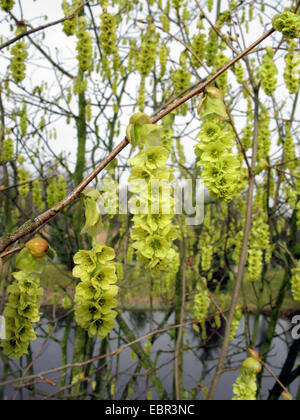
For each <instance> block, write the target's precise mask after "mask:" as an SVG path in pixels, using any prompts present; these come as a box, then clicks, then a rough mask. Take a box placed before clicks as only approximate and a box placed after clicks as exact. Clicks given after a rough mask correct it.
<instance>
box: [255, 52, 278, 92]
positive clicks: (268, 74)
mask: <svg viewBox="0 0 300 420" xmlns="http://www.w3.org/2000/svg"><path fill="white" fill-rule="evenodd" d="M259 70H260V71H259V74H260V78H261V85H262V88H263V90H264V91H265V93H266V95H268V96H272V94H273V93H274V92H275V90H276V85H277V77H276V75H277V73H278V70H277V67H276V65H275V64H274V51H273V48H271V47H267V48H266V54H265V55H264V56H263V59H262V65H261V67H260V69H259Z"/></svg>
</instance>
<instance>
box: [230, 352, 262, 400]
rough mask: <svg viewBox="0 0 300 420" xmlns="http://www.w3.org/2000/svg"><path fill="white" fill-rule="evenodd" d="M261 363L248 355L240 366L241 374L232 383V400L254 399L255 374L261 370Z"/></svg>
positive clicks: (255, 389) (255, 390)
mask: <svg viewBox="0 0 300 420" xmlns="http://www.w3.org/2000/svg"><path fill="white" fill-rule="evenodd" d="M261 369H262V367H261V363H260V362H259V361H258V360H257V359H255V358H254V357H249V358H248V359H246V360H245V361H244V363H243V364H242V367H241V375H240V376H239V377H238V378H237V380H236V383H235V384H234V385H233V393H234V395H235V397H234V398H233V401H256V392H257V383H256V376H257V375H258V374H259V372H260V371H261Z"/></svg>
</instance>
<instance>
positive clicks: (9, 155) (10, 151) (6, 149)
mask: <svg viewBox="0 0 300 420" xmlns="http://www.w3.org/2000/svg"><path fill="white" fill-rule="evenodd" d="M13 157H14V141H13V139H12V138H11V137H7V138H6V139H5V140H3V143H2V150H1V153H0V162H9V161H11V160H12V159H13Z"/></svg>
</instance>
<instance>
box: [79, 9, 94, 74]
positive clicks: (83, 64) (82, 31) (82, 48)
mask: <svg viewBox="0 0 300 420" xmlns="http://www.w3.org/2000/svg"><path fill="white" fill-rule="evenodd" d="M76 37H77V39H78V42H77V46H76V50H77V51H78V55H77V60H78V64H79V69H80V70H81V71H83V72H84V71H91V70H92V69H93V61H92V56H93V43H92V37H91V34H90V32H89V31H87V23H86V19H85V17H84V16H81V17H79V18H78V31H77V33H76Z"/></svg>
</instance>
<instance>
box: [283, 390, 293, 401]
mask: <svg viewBox="0 0 300 420" xmlns="http://www.w3.org/2000/svg"><path fill="white" fill-rule="evenodd" d="M281 396H282V398H283V399H284V400H285V401H293V400H294V398H293V396H292V395H291V394H290V393H289V392H282V394H281Z"/></svg>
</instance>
